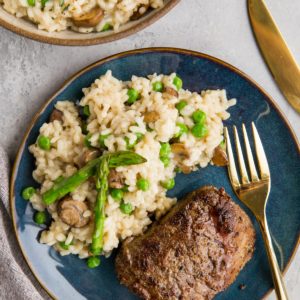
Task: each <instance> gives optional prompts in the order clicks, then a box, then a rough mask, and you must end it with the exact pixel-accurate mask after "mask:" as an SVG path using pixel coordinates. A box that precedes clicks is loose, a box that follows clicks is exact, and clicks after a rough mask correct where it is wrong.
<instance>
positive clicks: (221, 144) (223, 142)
mask: <svg viewBox="0 0 300 300" xmlns="http://www.w3.org/2000/svg"><path fill="white" fill-rule="evenodd" d="M220 147H221V148H222V149H223V150H226V143H225V140H223V141H222V142H221V143H220Z"/></svg>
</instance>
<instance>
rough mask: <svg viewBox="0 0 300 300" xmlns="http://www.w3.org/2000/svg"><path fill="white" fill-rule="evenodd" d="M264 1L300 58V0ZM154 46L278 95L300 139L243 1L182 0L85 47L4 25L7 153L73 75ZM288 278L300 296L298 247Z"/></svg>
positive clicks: (0, 139)
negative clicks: (229, 69) (136, 29)
mask: <svg viewBox="0 0 300 300" xmlns="http://www.w3.org/2000/svg"><path fill="white" fill-rule="evenodd" d="M267 4H268V5H269V7H270V9H271V11H272V13H273V15H274V17H275V19H276V20H277V22H278V25H279V27H280V28H281V30H282V32H283V34H284V36H285V38H286V40H287V42H288V44H289V46H290V48H291V49H292V51H293V53H294V54H295V56H296V59H297V60H298V62H300V37H299V26H300V1H295V0H285V1H280V0H273V1H271V0H267ZM151 46H173V47H181V48H189V49H192V50H197V51H200V52H204V53H208V54H210V55H213V56H216V57H219V58H221V59H223V60H225V61H227V62H229V63H231V64H233V65H235V66H236V67H238V68H240V69H242V70H243V71H244V72H246V73H247V74H249V75H250V76H251V77H252V78H254V79H255V80H256V81H257V82H258V83H259V84H260V85H261V86H263V87H264V88H265V90H266V91H267V92H268V93H269V94H270V95H271V96H272V97H273V98H274V99H275V100H276V102H277V103H278V105H279V106H280V108H281V109H282V110H283V112H284V113H285V115H286V116H287V117H288V119H289V121H290V123H291V124H292V126H293V128H294V130H295V132H296V134H297V136H298V138H299V137H300V118H299V115H298V114H297V113H295V112H294V111H293V109H292V108H291V107H290V106H289V105H288V104H287V102H286V101H285V100H284V98H283V97H282V95H281V94H280V92H279V90H278V88H277V87H276V85H275V83H274V81H273V80H272V77H271V75H270V74H269V72H268V69H267V67H266V66H265V64H264V62H263V60H262V58H261V56H260V53H259V51H258V49H257V46H256V44H255V41H254V38H253V35H252V32H251V29H250V24H249V21H248V16H247V9H246V1H241V0H222V1H220V0H182V1H181V3H180V4H179V5H178V6H177V7H176V8H175V9H174V10H173V11H172V12H171V13H169V14H168V15H167V16H166V17H164V18H163V19H161V20H159V21H158V22H157V23H156V24H154V25H152V26H150V27H148V28H147V29H146V30H144V31H142V32H140V33H138V34H136V35H134V36H132V37H129V38H127V39H123V40H120V41H118V42H114V43H110V44H106V45H99V46H92V47H87V48H80V47H74V48H71V47H60V46H51V45H45V44H41V43H38V42H34V41H31V40H29V39H25V38H22V37H19V36H17V35H16V34H13V33H11V32H9V31H7V30H5V29H1V28H0V82H1V84H0V115H1V122H0V143H1V145H3V147H4V148H5V149H6V150H7V151H8V153H9V156H10V158H11V159H13V158H14V156H15V153H16V151H17V148H18V145H19V143H20V141H21V138H22V136H23V134H24V132H25V129H26V127H27V125H28V122H29V121H30V119H31V118H32V116H33V115H34V113H35V112H36V111H37V109H38V108H39V107H40V106H41V104H42V103H43V102H44V101H45V99H47V98H48V97H49V96H51V95H52V94H53V93H54V92H55V91H56V89H57V88H59V87H60V86H61V85H62V83H63V81H64V80H66V79H67V78H68V77H69V76H70V75H72V74H73V73H74V72H76V71H78V70H80V69H81V68H82V67H84V66H86V65H88V64H90V63H92V62H94V61H96V60H98V59H100V58H103V57H105V56H108V55H111V54H114V53H117V52H121V51H124V50H130V49H134V48H142V47H151ZM286 282H287V287H288V291H289V295H290V299H292V300H296V299H299V295H300V251H298V254H297V256H296V258H295V260H294V261H293V264H292V266H291V267H290V269H289V271H288V273H287V276H286ZM272 297H273V299H274V295H273V296H272Z"/></svg>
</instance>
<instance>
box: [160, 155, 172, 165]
mask: <svg viewBox="0 0 300 300" xmlns="http://www.w3.org/2000/svg"><path fill="white" fill-rule="evenodd" d="M160 160H161V162H162V163H163V164H164V166H165V168H166V167H168V166H169V164H170V162H171V160H170V158H169V157H161V158H160Z"/></svg>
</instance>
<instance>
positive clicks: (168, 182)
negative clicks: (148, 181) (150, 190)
mask: <svg viewBox="0 0 300 300" xmlns="http://www.w3.org/2000/svg"><path fill="white" fill-rule="evenodd" d="M160 184H161V186H162V187H163V188H165V189H167V190H171V189H172V188H174V186H175V180H174V178H171V179H169V180H166V181H163V182H161V183H160Z"/></svg>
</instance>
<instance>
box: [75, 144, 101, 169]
mask: <svg viewBox="0 0 300 300" xmlns="http://www.w3.org/2000/svg"><path fill="white" fill-rule="evenodd" d="M100 154H101V152H100V150H98V149H96V148H90V149H85V151H84V152H83V153H82V155H81V156H80V158H79V160H78V163H77V165H78V167H79V168H82V167H83V166H85V165H86V164H87V163H88V162H89V161H90V160H93V159H95V158H97V157H99V156H100Z"/></svg>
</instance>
